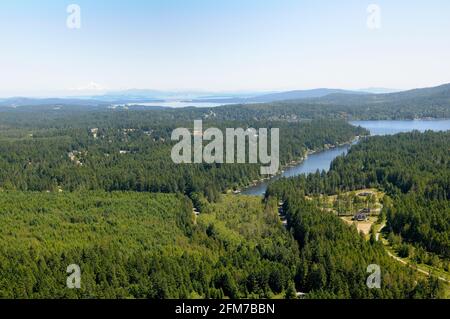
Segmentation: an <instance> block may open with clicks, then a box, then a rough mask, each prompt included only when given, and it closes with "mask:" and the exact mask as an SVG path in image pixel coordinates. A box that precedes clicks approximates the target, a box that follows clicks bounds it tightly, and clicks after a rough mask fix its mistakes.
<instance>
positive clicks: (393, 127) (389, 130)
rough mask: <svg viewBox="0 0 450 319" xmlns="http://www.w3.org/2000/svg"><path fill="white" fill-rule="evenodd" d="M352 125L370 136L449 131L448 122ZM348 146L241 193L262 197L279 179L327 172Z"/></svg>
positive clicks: (314, 157) (426, 121)
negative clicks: (362, 129) (318, 171)
mask: <svg viewBox="0 0 450 319" xmlns="http://www.w3.org/2000/svg"><path fill="white" fill-rule="evenodd" d="M350 123H351V124H352V125H357V126H361V127H364V128H366V129H368V130H369V131H370V134H371V135H392V134H397V133H403V132H411V131H414V130H418V131H421V132H424V131H427V130H433V131H448V130H450V120H414V121H353V122H350ZM349 148H350V146H349V145H345V146H342V147H337V148H334V149H330V150H327V151H323V152H320V153H316V154H312V155H309V156H308V158H307V159H306V160H304V161H303V162H302V163H300V164H298V165H297V166H294V167H290V168H288V169H286V170H285V172H284V173H283V174H281V175H280V176H276V177H274V178H273V179H271V180H270V181H265V182H263V183H260V184H258V185H256V186H252V187H249V188H247V189H246V190H244V191H243V192H242V194H244V195H255V196H262V195H264V193H265V192H266V189H267V185H268V183H269V182H272V181H274V180H277V179H279V178H280V177H293V176H297V175H301V174H310V173H315V172H316V171H317V170H329V169H330V164H331V162H332V161H333V160H334V159H335V158H336V157H337V156H339V155H342V154H347V152H348V150H349Z"/></svg>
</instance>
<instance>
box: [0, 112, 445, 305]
mask: <svg viewBox="0 0 450 319" xmlns="http://www.w3.org/2000/svg"><path fill="white" fill-rule="evenodd" d="M260 107H263V108H264V106H262V105H253V106H245V107H243V108H241V109H240V111H239V112H236V110H234V111H233V107H223V108H218V109H195V108H187V109H183V110H152V111H143V110H139V111H136V110H134V111H131V110H114V111H98V110H97V111H89V112H82V111H79V110H72V111H67V110H66V111H65V110H53V109H50V110H47V109H45V110H41V111H39V112H36V111H35V110H28V109H23V110H17V111H14V110H8V111H2V112H1V116H0V225H1V232H0V297H2V298H59V297H60V298H279V297H285V298H293V297H295V296H296V292H302V293H306V298H439V297H442V287H441V283H439V282H438V281H436V280H435V279H434V278H433V277H430V278H424V277H423V276H422V277H421V276H418V275H417V273H416V272H414V271H412V270H411V269H408V268H407V267H404V266H402V265H400V264H398V263H396V262H395V261H394V260H392V259H391V258H390V257H389V256H388V255H387V254H386V252H385V250H384V248H383V246H382V245H381V244H380V243H379V242H378V241H376V240H375V239H374V234H373V235H372V236H371V239H370V240H366V238H364V237H363V236H361V235H360V234H358V232H357V231H356V229H355V228H354V227H350V226H347V225H345V224H344V223H343V222H342V221H341V220H339V219H338V218H337V217H336V216H334V215H333V214H330V213H327V212H324V211H323V210H322V209H320V207H318V205H317V203H316V202H315V201H308V200H306V199H305V198H304V197H305V196H304V195H317V194H338V193H340V192H344V191H347V190H353V189H360V188H364V187H375V188H379V189H382V190H384V191H385V192H386V193H387V194H389V196H390V198H392V202H391V203H386V205H385V209H384V211H383V212H384V214H385V215H386V218H387V225H388V226H387V227H388V230H389V233H390V236H391V237H392V238H394V239H395V240H397V241H401V242H404V243H407V244H408V245H411V246H412V247H413V248H414V250H415V254H416V255H417V256H421V257H420V258H431V259H432V256H433V255H436V256H439V260H447V259H448V251H449V240H448V239H449V237H448V236H449V206H448V203H449V165H450V164H449V155H448V154H449V153H448V150H449V149H450V145H449V141H450V138H449V137H450V136H449V133H425V134H420V133H412V134H400V135H397V136H394V137H374V138H368V139H365V138H364V136H365V135H367V134H368V132H367V131H366V130H365V129H362V128H360V127H354V126H351V125H349V124H348V123H347V122H345V121H344V120H342V119H341V118H345V117H346V116H340V115H339V116H333V115H330V117H332V118H334V119H326V118H325V117H326V116H325V115H320V114H311V116H309V115H308V116H305V113H298V115H293V114H292V113H290V111H288V112H285V109H284V108H283V107H281V108H280V109H277V110H270V112H269V113H267V112H266V111H262V112H259V111H258V110H257V109H258V108H260ZM298 110H301V108H300V109H298ZM227 112H233V113H234V114H235V115H234V116H228V115H227V114H228V113H227ZM247 112H248V113H247ZM272 112H274V113H273V114H272ZM296 112H297V111H296ZM300 112H303V111H300ZM308 112H309V111H308ZM230 114H231V113H230ZM237 115H238V116H237ZM195 119H203V121H204V122H203V125H204V129H205V128H208V127H218V128H221V129H224V128H226V127H233V128H236V127H242V128H244V129H246V128H249V127H254V128H260V127H266V128H275V127H276V128H279V129H280V134H281V136H280V142H281V145H280V149H281V152H280V156H281V158H280V162H281V163H282V165H286V164H289V163H292V161H298V160H300V159H302V158H303V157H304V156H305V154H306V153H307V151H308V150H321V149H324V148H328V147H332V146H334V145H338V144H342V143H347V142H349V141H351V140H353V139H354V138H355V137H356V136H362V137H363V141H362V142H361V143H359V144H358V145H356V146H354V147H352V149H351V151H350V153H349V154H348V155H347V156H346V157H339V158H338V159H336V160H335V161H334V163H333V164H332V169H331V171H330V172H329V173H325V172H317V174H313V175H310V176H308V177H305V176H303V177H299V178H293V179H281V180H280V181H278V182H276V183H274V184H272V185H271V186H270V188H269V190H268V193H267V195H268V196H267V197H266V198H264V199H262V198H259V197H247V196H234V195H226V194H225V193H226V192H227V191H228V190H230V189H240V188H241V187H243V186H245V185H248V184H251V183H253V182H254V181H257V180H259V179H260V178H261V177H262V176H261V175H260V174H259V168H260V165H255V164H239V165H237V164H186V165H175V164H174V163H173V162H172V161H171V159H170V151H171V148H172V146H173V145H174V142H172V141H171V140H170V137H171V133H172V130H173V129H175V128H177V127H187V128H190V129H192V126H193V120H195ZM275 197H276V198H275ZM279 200H283V201H284V205H283V211H284V212H285V214H286V217H287V219H288V226H287V229H286V227H285V225H283V223H282V222H281V221H280V218H279V216H278V213H279V211H278V201H279ZM194 208H195V210H194ZM421 250H423V251H421ZM419 252H421V253H419ZM70 264H78V265H80V267H81V269H82V286H81V289H79V290H77V289H74V290H71V289H67V287H66V278H67V273H66V267H67V266H68V265H70ZM370 264H378V265H380V266H381V268H382V274H383V280H382V287H381V289H369V288H368V287H367V285H366V278H367V276H368V274H367V272H366V269H367V266H368V265H370Z"/></svg>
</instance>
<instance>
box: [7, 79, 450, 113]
mask: <svg viewBox="0 0 450 319" xmlns="http://www.w3.org/2000/svg"><path fill="white" fill-rule="evenodd" d="M369 90H374V91H375V90H386V89H369ZM197 94H199V95H200V94H203V95H201V96H197V97H196V98H192V99H187V98H186V97H189V95H197ZM250 94H251V93H227V94H223V93H204V92H203V93H201V92H197V93H195V92H178V93H177V92H162V91H154V90H127V91H120V92H111V93H108V94H105V95H101V96H91V97H80V98H44V99H38V98H24V97H16V98H8V99H0V107H1V108H18V107H25V106H26V107H28V108H30V107H35V106H47V107H53V108H56V109H57V108H59V107H63V106H64V107H69V106H70V107H73V108H82V107H91V108H95V109H97V108H100V109H103V108H114V107H118V105H121V106H123V107H132V108H136V107H137V106H138V105H141V107H140V108H144V107H146V106H145V103H152V105H153V106H147V107H146V108H148V109H161V107H158V106H157V105H158V103H159V102H161V103H162V102H170V101H182V102H189V103H192V105H195V104H196V103H197V104H199V106H201V104H202V103H217V104H253V103H271V102H280V101H291V102H304V103H314V104H338V105H355V104H359V105H370V104H380V103H385V104H386V103H394V104H398V103H413V104H417V103H425V104H427V103H430V101H433V103H439V104H442V103H448V104H450V84H444V85H441V86H438V87H432V88H422V89H414V90H409V91H402V92H395V93H382V94H375V93H367V92H361V91H348V90H341V89H327V88H321V89H313V90H297V91H287V92H278V93H269V94H261V95H254V96H252V95H250ZM131 105H135V106H131Z"/></svg>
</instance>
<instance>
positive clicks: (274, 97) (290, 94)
mask: <svg viewBox="0 0 450 319" xmlns="http://www.w3.org/2000/svg"><path fill="white" fill-rule="evenodd" d="M338 93H340V94H356V95H359V94H365V93H363V92H358V91H347V90H340V89H313V90H296V91H287V92H279V93H271V94H264V95H258V96H253V97H247V98H239V97H234V98H220V99H217V98H211V99H196V100H195V99H194V100H190V101H189V102H193V103H195V102H208V103H224V104H244V103H270V102H278V101H285V100H300V99H310V98H319V97H323V96H327V95H329V94H338Z"/></svg>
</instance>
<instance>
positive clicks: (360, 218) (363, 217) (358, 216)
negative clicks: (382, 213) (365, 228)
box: [352, 212, 369, 222]
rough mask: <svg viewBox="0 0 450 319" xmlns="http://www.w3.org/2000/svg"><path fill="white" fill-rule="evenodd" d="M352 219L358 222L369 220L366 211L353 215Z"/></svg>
mask: <svg viewBox="0 0 450 319" xmlns="http://www.w3.org/2000/svg"><path fill="white" fill-rule="evenodd" d="M352 220H356V221H358V222H365V221H367V220H369V216H368V215H367V214H366V213H362V212H359V213H358V214H356V215H355V216H353V218H352Z"/></svg>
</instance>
